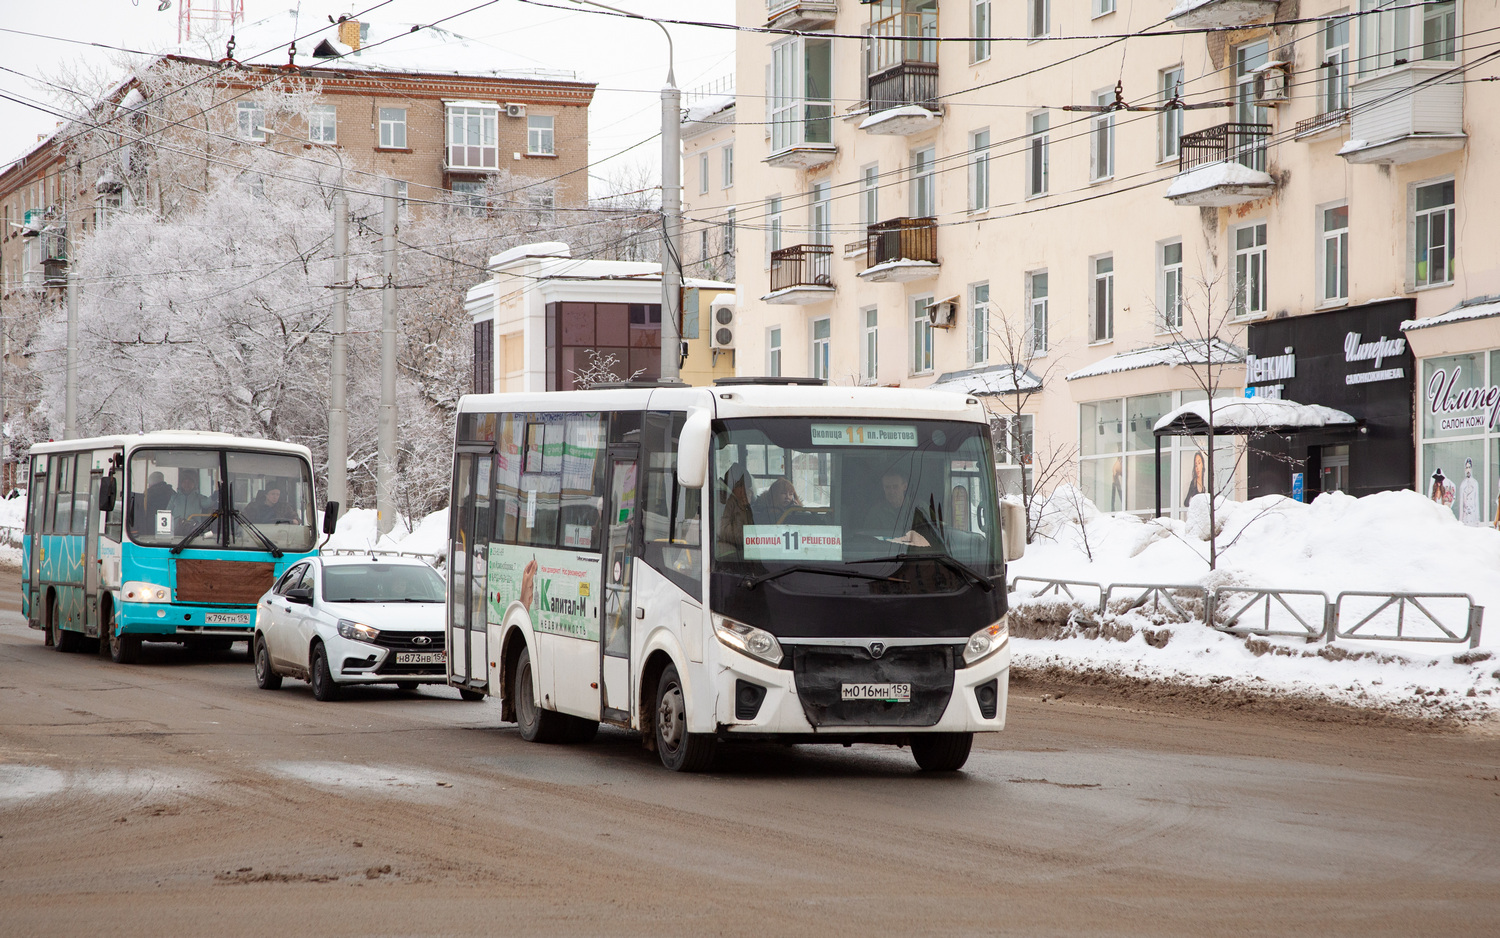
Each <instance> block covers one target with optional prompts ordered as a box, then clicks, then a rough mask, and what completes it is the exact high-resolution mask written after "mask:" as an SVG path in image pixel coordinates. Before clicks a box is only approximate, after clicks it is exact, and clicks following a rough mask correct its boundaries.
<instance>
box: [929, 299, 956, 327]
mask: <svg viewBox="0 0 1500 938" xmlns="http://www.w3.org/2000/svg"><path fill="white" fill-rule="evenodd" d="M927 318H928V320H929V321H931V322H932V324H933V325H934V326H936V327H937V328H939V329H952V328H953V324H954V323H955V322H957V321H958V297H956V296H950V297H948V298H947V299H946V300H938V301H937V302H936V303H931V304H928V306H927Z"/></svg>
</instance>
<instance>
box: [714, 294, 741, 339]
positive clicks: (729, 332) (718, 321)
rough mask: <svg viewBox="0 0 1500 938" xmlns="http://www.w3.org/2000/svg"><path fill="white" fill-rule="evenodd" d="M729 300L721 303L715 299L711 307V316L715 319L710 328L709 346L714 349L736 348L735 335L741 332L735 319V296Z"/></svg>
mask: <svg viewBox="0 0 1500 938" xmlns="http://www.w3.org/2000/svg"><path fill="white" fill-rule="evenodd" d="M728 297H729V299H728V300H726V301H722V302H721V301H720V300H718V299H715V300H714V302H713V303H712V304H711V305H710V306H709V315H710V316H711V317H712V318H713V321H712V323H710V328H711V329H712V330H713V331H712V332H711V333H710V334H709V341H708V346H709V348H712V349H721V348H723V349H732V348H734V334H735V333H736V332H738V331H739V322H738V321H736V319H735V309H734V302H733V299H734V297H733V294H729V295H728Z"/></svg>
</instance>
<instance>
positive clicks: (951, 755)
mask: <svg viewBox="0 0 1500 938" xmlns="http://www.w3.org/2000/svg"><path fill="white" fill-rule="evenodd" d="M973 745H974V734H973V733H924V734H922V735H920V736H913V737H912V738H911V755H912V758H913V759H916V760H917V766H918V767H919V768H921V769H922V771H924V772H957V771H958V770H959V769H961V768H963V767H964V763H965V762H968V761H969V749H970V748H972V747H973Z"/></svg>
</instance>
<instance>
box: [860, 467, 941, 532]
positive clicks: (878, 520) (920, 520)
mask: <svg viewBox="0 0 1500 938" xmlns="http://www.w3.org/2000/svg"><path fill="white" fill-rule="evenodd" d="M880 487H881V489H882V491H884V493H885V499H884V500H883V501H879V502H876V503H875V505H874V506H873V507H872V508H871V509H870V510H869V511H868V512H867V513H866V514H865V530H866V531H867V532H869V533H870V534H873V535H875V536H876V537H878V538H881V539H883V540H887V541H891V542H893V543H896V544H906V545H909V546H911V547H928V546H930V545H929V544H928V543H927V538H925V537H923V536H922V535H920V534H918V533H917V531H916V529H917V528H920V527H923V526H925V525H926V524H927V516H926V515H924V514H922V510H921V509H920V508H915V507H913V508H906V507H905V506H906V488H907V482H906V473H904V472H902V471H901V470H900V469H897V468H895V467H894V466H893V467H891V468H890V469H889V470H887V471H886V473H885V475H883V476H881V477H880Z"/></svg>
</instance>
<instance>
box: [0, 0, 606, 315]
mask: <svg viewBox="0 0 1500 938" xmlns="http://www.w3.org/2000/svg"><path fill="white" fill-rule="evenodd" d="M310 25H312V24H311V22H310V18H309V19H301V20H299V19H298V18H297V14H296V12H295V11H287V12H285V13H282V14H278V15H277V16H273V17H270V18H268V19H266V20H262V21H260V22H258V23H253V24H249V25H247V26H243V27H241V28H239V29H238V30H237V31H236V34H235V37H234V38H233V45H227V46H226V48H225V50H224V56H225V58H226V59H230V58H232V57H233V56H234V55H235V50H236V49H237V50H238V51H239V54H241V55H246V56H248V55H250V54H252V52H256V53H259V52H264V51H265V50H266V49H275V48H277V47H278V46H281V45H285V43H286V37H288V36H301V35H304V34H305V33H306V32H307V31H308V27H309V26H310ZM493 58H494V51H493V49H490V48H488V47H484V46H482V45H480V44H478V43H475V42H472V41H471V40H467V39H464V38H463V37H461V36H456V35H454V34H452V33H448V32H445V31H443V30H442V29H426V30H422V31H420V32H418V33H413V32H411V31H410V27H408V26H405V25H402V24H397V23H380V22H374V23H371V22H360V21H358V20H356V19H349V18H346V19H344V20H343V21H342V22H340V23H337V24H334V25H329V26H328V28H327V29H326V30H324V31H323V32H322V33H321V34H319V35H316V36H313V37H311V38H307V39H303V40H302V41H301V42H300V43H299V44H298V45H296V46H294V47H292V48H290V49H288V50H287V59H288V60H287V62H286V63H285V64H276V65H259V64H256V65H244V66H238V67H229V68H223V67H222V66H223V65H225V64H229V63H226V62H224V61H222V60H215V59H213V58H205V57H203V56H202V54H201V52H195V53H194V54H188V53H187V52H186V51H179V52H174V53H172V54H167V55H163V56H162V57H160V58H159V59H158V60H157V61H156V62H155V63H153V65H152V66H151V67H150V68H148V69H146V70H145V77H140V76H133V77H131V78H129V79H126V80H124V81H122V82H121V83H120V84H119V85H117V86H116V87H115V88H114V89H113V90H112V91H111V92H110V93H109V94H107V95H106V96H105V99H104V100H103V101H101V102H100V104H99V106H98V107H97V108H96V109H95V112H94V113H93V114H92V115H90V120H92V121H96V122H98V125H99V126H98V128H97V129H98V131H99V133H102V134H113V135H114V136H117V137H118V138H119V140H118V141H115V140H110V141H107V145H103V146H101V147H99V150H100V152H99V153H83V152H81V151H80V146H79V145H78V144H76V142H70V139H72V138H69V137H68V136H67V135H66V134H64V133H62V132H61V128H60V132H59V133H58V134H54V135H53V136H52V137H49V138H47V139H45V140H43V141H41V142H39V143H38V144H37V146H36V147H35V148H34V149H32V150H31V151H30V152H28V153H26V154H24V155H23V156H22V157H21V158H20V159H18V160H17V161H15V162H13V163H11V164H10V165H9V166H7V167H5V168H4V170H3V171H0V221H3V223H4V227H3V234H0V292H9V291H11V290H14V289H18V288H24V289H39V288H41V287H42V286H43V285H44V284H48V283H50V284H52V285H60V284H61V283H62V281H63V279H64V278H65V270H66V256H67V242H68V239H69V238H75V237H87V236H88V234H89V233H90V231H91V230H92V229H93V228H94V227H96V226H97V224H98V223H99V221H100V220H102V218H103V216H105V215H107V213H108V212H109V211H110V210H112V209H115V208H119V207H121V206H130V205H133V204H138V203H145V204H153V203H154V202H156V201H158V200H160V199H161V198H163V192H162V190H163V188H164V187H172V186H175V185H176V182H175V181H171V180H162V179H159V178H154V177H153V176H152V174H151V173H150V171H149V170H143V169H142V164H143V161H142V160H141V159H139V158H137V159H136V160H135V163H134V165H131V162H132V161H131V158H130V157H131V155H132V154H133V153H136V154H138V153H139V151H138V150H134V149H133V148H132V147H131V146H130V143H131V141H132V139H138V140H147V139H154V140H159V141H161V142H163V143H165V144H167V145H168V146H169V147H170V148H172V149H173V152H179V153H180V152H189V153H193V152H199V151H207V150H209V149H212V150H213V151H214V152H216V153H220V154H222V153H224V152H227V151H229V150H231V149H232V148H234V147H255V148H257V149H258V150H260V151H262V152H264V153H271V152H273V151H274V152H275V153H277V154H280V156H281V157H282V158H283V159H284V166H283V165H282V164H280V163H278V164H277V168H278V169H280V170H284V171H286V172H297V171H299V170H305V169H306V168H307V167H309V166H316V165H322V166H324V167H327V168H329V169H334V168H342V169H344V170H347V171H351V172H349V173H348V178H349V184H350V185H352V186H354V187H355V188H359V189H364V190H366V191H369V192H372V193H378V192H380V191H381V190H382V186H383V180H384V179H385V178H387V177H394V178H395V179H396V180H397V191H398V195H399V196H400V197H401V199H402V205H403V207H405V208H407V209H409V210H411V211H414V212H421V211H424V210H426V207H427V206H428V205H429V204H431V203H434V202H451V201H453V200H455V199H456V200H458V201H459V202H461V203H462V202H468V203H470V204H471V205H472V206H473V208H474V209H475V210H478V209H479V208H480V207H482V206H484V205H485V204H487V203H488V204H491V205H493V206H495V207H500V208H515V209H518V210H521V211H526V212H531V213H535V214H536V215H537V216H538V217H540V218H542V219H543V220H549V219H550V218H551V216H552V213H553V211H554V210H555V209H557V208H563V207H582V206H584V205H586V204H587V202H588V180H587V173H586V172H585V168H586V167H587V165H588V106H589V103H590V102H591V101H592V100H593V93H594V85H593V84H592V83H589V82H581V81H577V80H576V79H575V78H574V76H573V74H572V73H570V72H557V71H548V72H542V71H525V72H514V71H504V70H497V69H495V68H494V67H493V61H492V60H493ZM168 70H175V72H176V73H177V74H178V75H180V76H182V80H181V81H178V82H166V81H165V80H163V81H157V82H153V78H160V76H161V75H162V74H163V73H164V72H166V71H168ZM202 76H213V80H212V81H211V82H203V83H202V84H201V86H198V87H193V86H195V85H198V83H199V81H200V80H201V77H202ZM153 88H155V89H156V90H157V92H158V93H157V95H156V97H157V98H158V99H159V100H153V95H152V93H151V92H152V89H153ZM307 89H310V90H307ZM288 102H291V103H293V104H294V105H295V112H288V110H287V104H288ZM298 161H307V162H305V163H302V164H301V165H300V166H299V163H298ZM507 176H508V178H510V179H514V180H516V183H515V184H514V185H513V186H510V187H506V186H500V187H499V188H501V189H506V192H505V194H504V195H501V196H497V195H496V193H495V190H496V188H497V186H496V185H495V181H496V180H498V179H502V178H506V177H507ZM510 189H513V190H514V191H510ZM178 196H179V197H180V192H179V193H178Z"/></svg>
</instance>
